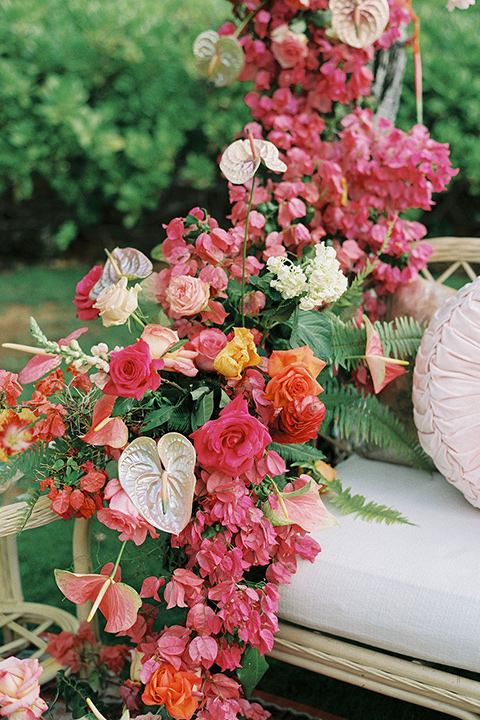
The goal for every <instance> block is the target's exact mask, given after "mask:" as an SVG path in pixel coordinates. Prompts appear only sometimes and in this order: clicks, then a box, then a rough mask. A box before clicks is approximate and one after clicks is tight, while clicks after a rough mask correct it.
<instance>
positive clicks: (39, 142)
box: [0, 0, 480, 267]
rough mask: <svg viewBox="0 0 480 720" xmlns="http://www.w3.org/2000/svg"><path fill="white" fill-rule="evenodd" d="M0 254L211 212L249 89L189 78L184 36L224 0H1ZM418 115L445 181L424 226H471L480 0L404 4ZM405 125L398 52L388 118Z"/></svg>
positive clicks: (476, 205)
mask: <svg viewBox="0 0 480 720" xmlns="http://www.w3.org/2000/svg"><path fill="white" fill-rule="evenodd" d="M0 7H1V8H2V22H1V24H0V48H1V51H0V126H1V127H2V132H1V135H0V238H1V245H0V263H1V264H2V266H3V267H6V266H7V263H10V264H11V263H15V262H17V261H19V260H20V261H22V262H29V263H31V262H36V261H39V260H46V259H51V258H54V257H61V258H62V257H63V258H69V257H72V256H73V257H75V258H76V259H78V258H80V259H84V260H85V261H86V262H90V261H91V260H96V259H97V258H98V257H99V254H101V252H102V249H103V247H105V246H107V247H114V246H115V245H116V244H120V245H136V246H137V247H139V248H141V249H145V250H146V251H148V250H149V249H150V248H151V247H153V246H154V245H155V244H156V243H157V242H158V240H159V239H160V238H161V234H162V229H161V225H162V223H163V222H168V220H170V219H171V218H172V217H174V216H176V215H179V214H182V213H184V212H186V211H188V210H189V209H190V208H191V207H193V206H195V205H200V206H202V207H208V209H209V211H210V212H211V213H212V214H213V215H214V216H215V217H218V218H219V219H220V220H221V219H223V217H224V215H225V212H226V210H227V204H226V183H225V182H224V181H223V180H222V179H221V177H220V173H219V171H218V167H217V162H216V160H217V157H218V155H219V153H220V152H221V150H222V148H223V147H224V146H225V145H226V144H227V143H228V142H230V141H231V139H232V137H233V136H234V135H235V133H237V132H239V131H240V130H241V128H242V127H243V125H244V124H245V122H247V121H248V120H249V112H248V109H247V108H246V106H245V105H244V103H243V96H244V94H245V93H246V92H247V91H248V89H249V87H248V85H246V84H244V83H235V84H233V85H232V86H230V87H227V88H215V87H214V86H213V85H211V84H209V83H208V82H206V81H205V80H203V79H202V78H200V77H198V75H197V73H196V70H195V68H194V64H193V57H192V50H191V48H192V42H193V40H194V38H195V37H196V36H197V34H198V33H199V32H201V31H203V30H205V29H208V28H217V27H218V26H219V25H220V24H221V23H222V22H224V21H225V20H228V19H231V6H230V3H229V2H227V0H202V2H198V0H181V1H180V0H161V2H159V1H158V0H101V1H100V0H68V1H67V2H66V1H65V0H22V2H14V1H12V0H0ZM414 9H415V10H416V12H417V14H418V15H419V16H420V19H421V48H422V55H423V75H424V105H425V123H426V125H427V126H428V128H429V129H430V131H431V133H432V136H433V137H434V138H435V139H436V140H439V141H441V142H449V143H450V144H451V148H452V160H453V164H454V165H455V166H457V167H459V168H460V174H459V176H458V177H457V178H455V179H454V181H453V182H452V184H451V189H450V191H449V192H448V193H447V194H442V195H440V196H439V197H438V198H437V202H438V204H437V205H436V206H435V208H434V210H433V212H431V213H428V214H426V216H425V217H422V218H421V219H422V221H423V222H426V223H427V225H428V227H429V231H430V232H429V234H430V235H439V234H453V235H457V236H462V235H464V236H467V235H477V234H478V232H479V230H480V137H479V124H480V123H479V120H480V75H479V73H478V67H480V44H479V43H478V40H477V32H476V31H475V29H476V28H477V29H478V27H479V26H480V6H479V5H478V4H477V5H476V6H473V7H471V8H469V9H468V11H461V10H456V11H454V12H452V13H449V12H448V11H447V9H446V8H445V6H444V3H443V1H442V2H439V0H415V1H414ZM414 123H415V102H414V93H413V61H412V50H411V48H408V65H407V74H406V78H405V83H404V89H403V96H402V102H401V107H400V113H399V117H398V124H399V125H400V127H402V128H403V129H408V128H409V127H411V126H412V125H413V124H414Z"/></svg>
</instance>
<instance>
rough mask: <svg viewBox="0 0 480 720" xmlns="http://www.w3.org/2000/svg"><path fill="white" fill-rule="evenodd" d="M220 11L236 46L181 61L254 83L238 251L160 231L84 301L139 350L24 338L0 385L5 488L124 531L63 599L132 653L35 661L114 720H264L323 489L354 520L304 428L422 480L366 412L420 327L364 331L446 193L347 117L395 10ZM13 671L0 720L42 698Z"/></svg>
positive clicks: (338, 6) (215, 46)
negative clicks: (112, 682) (263, 694)
mask: <svg viewBox="0 0 480 720" xmlns="http://www.w3.org/2000/svg"><path fill="white" fill-rule="evenodd" d="M344 6H345V7H344ZM370 6H372V7H371V8H370ZM233 8H234V13H235V15H236V16H237V17H238V18H241V23H240V25H239V27H238V28H237V29H235V27H234V25H233V24H231V23H230V24H227V25H225V26H224V27H223V28H221V29H220V31H219V33H214V32H212V31H209V32H208V33H207V34H206V35H207V37H206V38H200V40H199V41H198V42H197V43H196V53H197V62H198V66H199V69H200V70H201V71H202V72H203V74H205V75H207V76H209V77H210V78H211V79H213V80H214V81H215V82H217V84H225V83H226V82H229V81H231V80H232V78H233V77H235V75H238V73H239V72H240V70H241V76H240V77H241V79H242V80H253V81H254V90H253V91H251V92H249V93H248V94H247V96H246V102H247V104H248V105H249V107H250V108H251V110H252V116H253V119H254V122H252V123H250V124H249V126H248V127H247V128H246V134H247V137H246V138H244V139H239V140H236V141H235V142H234V143H233V144H232V145H231V146H229V148H227V150H226V151H225V152H224V154H223V156H222V160H221V164H220V167H221V169H222V171H223V173H224V174H225V176H226V177H227V179H228V180H229V181H230V198H231V202H232V213H231V221H232V227H231V228H230V229H229V230H224V229H222V228H220V227H219V225H218V223H217V222H216V221H215V219H214V218H211V217H209V215H208V214H207V212H206V211H205V210H202V209H200V208H194V209H193V210H192V211H191V212H190V214H189V215H188V216H187V217H186V218H176V219H174V220H172V221H171V222H170V223H169V224H168V225H167V226H166V228H165V230H166V239H165V240H164V242H163V243H162V245H161V246H159V247H158V248H155V249H154V251H153V253H152V257H153V258H154V260H156V261H157V262H158V263H159V265H158V266H157V267H156V268H155V269H154V267H153V265H152V263H151V262H150V260H149V259H148V258H147V257H146V256H145V255H143V254H142V253H140V252H138V251H136V250H135V249H133V248H124V249H118V248H117V249H116V250H115V251H114V252H113V253H111V254H109V257H108V260H107V261H106V263H105V265H104V266H100V265H99V266H95V267H94V268H92V269H91V270H90V272H89V273H88V274H87V275H86V277H85V278H84V279H83V280H82V281H81V282H80V283H79V284H78V285H77V289H76V297H75V300H74V303H75V306H76V309H77V315H78V317H79V318H81V319H82V320H84V321H94V320H95V319H96V318H98V317H99V318H100V319H101V322H102V323H103V325H104V326H105V327H106V328H108V327H111V326H116V325H123V324H126V323H129V324H130V326H131V328H132V329H133V328H138V329H139V332H138V333H137V337H136V339H135V342H134V343H133V344H131V345H128V346H126V347H123V348H116V349H113V350H112V349H109V348H108V346H107V345H106V344H104V343H101V344H99V345H97V346H95V347H93V348H92V349H91V351H90V353H89V354H88V353H85V352H84V351H83V350H82V349H81V347H80V344H79V342H78V338H79V337H80V336H81V335H82V334H83V333H84V332H86V330H87V328H82V329H80V330H77V331H76V332H75V333H73V334H72V335H70V336H69V337H67V338H64V339H62V340H60V341H58V342H52V341H49V340H47V338H46V337H45V336H44V335H43V333H42V332H41V330H40V328H39V327H38V325H36V323H35V322H32V332H33V335H34V337H35V339H36V341H37V343H38V346H39V347H38V348H29V347H25V346H23V347H19V349H22V350H24V351H27V352H31V353H33V354H34V357H33V358H32V359H31V360H30V361H29V362H28V363H27V365H26V366H25V368H24V369H23V370H22V372H21V373H20V374H19V376H17V375H16V374H15V373H11V372H7V371H4V370H0V402H1V408H3V409H2V410H1V412H0V461H2V462H3V463H4V466H3V468H2V472H1V475H2V479H3V480H5V481H8V480H9V479H11V478H13V477H14V476H16V475H17V474H18V472H22V473H24V474H25V476H26V477H29V478H31V477H35V479H36V483H37V485H38V489H40V490H41V491H44V492H48V497H49V498H50V500H51V507H52V509H53V510H54V511H55V512H56V513H57V514H59V515H60V516H61V517H63V518H64V519H71V518H73V517H83V518H90V517H92V516H93V515H94V514H96V516H97V518H98V520H99V521H100V522H101V523H103V524H104V525H106V526H107V527H109V528H112V529H114V530H116V531H118V532H119V540H120V541H121V542H122V546H121V550H120V552H119V555H118V557H117V560H116V562H111V563H107V565H105V566H104V567H103V568H102V569H100V571H99V572H96V573H88V574H78V573H71V572H68V571H66V570H59V571H57V573H56V579H57V584H58V586H59V587H60V589H61V590H62V592H63V593H64V594H65V595H66V596H67V597H68V598H70V599H71V600H72V601H73V602H75V603H77V604H84V603H86V602H87V601H91V602H92V604H93V607H92V610H91V612H90V616H89V620H91V618H92V617H93V615H94V614H95V613H96V611H97V610H99V611H100V613H101V614H103V615H104V616H105V618H106V625H105V628H104V629H105V631H106V632H107V633H114V634H119V635H121V636H122V637H123V638H124V639H125V642H122V644H120V645H109V646H102V645H101V644H100V643H99V641H98V639H97V638H96V637H95V635H94V634H93V633H92V631H91V629H90V628H89V626H88V625H85V624H84V625H82V627H81V629H80V632H79V633H78V634H77V635H72V634H70V633H64V632H63V633H60V635H53V634H49V636H48V650H49V652H50V653H51V654H52V655H54V656H55V657H57V658H58V659H59V661H60V662H62V664H64V665H65V666H69V667H70V668H71V670H72V671H73V673H75V672H77V671H78V670H80V669H82V668H85V667H88V668H90V670H92V668H95V669H96V671H97V673H96V674H97V677H98V672H100V674H101V673H102V672H104V671H105V668H107V669H108V670H109V671H110V672H111V673H114V674H115V675H118V676H119V677H120V678H121V682H122V684H121V687H120V691H119V692H120V696H121V699H122V702H123V704H124V714H123V716H122V717H124V718H127V717H128V716H130V715H131V716H133V717H137V718H142V719H147V718H148V719H149V720H153V719H154V718H155V719H156V718H180V719H184V720H189V719H190V718H192V717H195V718H197V720H234V719H235V718H240V717H245V718H252V719H253V720H261V719H262V718H265V717H266V716H267V715H268V713H266V712H265V711H264V710H263V709H262V708H261V707H260V706H259V705H258V704H257V703H254V702H253V703H252V702H250V701H249V700H248V699H247V698H248V696H249V693H250V691H251V690H252V688H253V687H254V685H255V684H256V682H257V681H258V679H259V677H261V675H262V673H263V672H264V670H265V668H266V662H265V660H264V657H263V656H264V655H265V653H267V652H268V651H269V650H271V648H272V646H273V642H274V633H275V630H276V629H277V611H278V600H279V591H278V586H279V585H281V584H282V583H288V582H289V581H290V579H291V577H292V575H293V574H294V573H295V570H296V566H297V560H298V558H301V559H305V560H309V561H313V560H314V559H315V557H316V555H317V554H318V552H319V550H320V547H319V545H318V543H317V541H316V540H315V539H314V538H312V537H311V536H310V534H309V533H311V532H313V531H317V530H321V529H324V528H326V527H329V526H330V525H331V524H332V523H334V522H335V520H334V519H333V517H332V515H331V514H330V512H329V511H328V510H327V509H326V508H325V506H324V504H323V502H322V499H321V497H320V491H322V490H324V489H325V488H328V489H329V490H330V491H332V492H334V493H336V494H337V497H340V498H341V499H342V504H343V505H347V504H348V502H349V500H350V498H349V496H348V492H345V491H343V489H342V488H341V484H340V483H339V481H338V480H337V479H335V473H334V471H332V469H331V468H330V467H329V466H328V465H326V464H325V463H324V462H323V459H324V455H323V453H322V452H321V450H319V449H318V448H317V447H316V446H315V440H316V438H317V436H318V433H319V430H320V427H321V426H322V430H323V429H325V430H326V431H328V432H330V433H333V432H335V433H337V434H340V435H342V434H343V435H347V436H348V435H349V433H350V432H351V431H352V429H353V428H355V431H356V432H357V434H359V435H361V436H362V437H366V438H367V439H368V438H370V437H372V436H373V437H375V439H376V440H377V441H378V442H381V441H382V438H383V439H384V441H385V443H386V444H391V443H392V442H393V440H392V438H395V442H396V443H397V445H398V447H397V449H398V451H399V452H405V453H406V454H407V455H408V454H409V456H410V458H413V459H415V458H416V460H417V462H422V454H421V451H420V450H419V448H418V445H417V444H416V443H415V441H413V440H411V439H408V438H407V439H403V436H402V431H401V429H400V426H399V425H398V424H397V421H396V420H394V419H393V418H392V417H391V415H390V414H389V412H388V411H387V410H386V409H382V407H381V406H380V404H379V403H377V401H376V399H375V397H373V396H370V395H368V394H366V393H364V392H363V390H362V389H359V386H360V385H364V386H365V387H367V388H370V387H371V389H372V390H373V391H374V392H375V393H377V392H379V391H380V390H381V389H382V388H383V387H384V386H385V384H386V383H387V382H389V381H390V380H391V379H393V378H394V377H396V376H398V375H399V374H401V373H402V372H404V367H403V365H404V364H405V360H404V358H405V356H407V355H409V354H410V355H411V354H413V353H414V352H415V349H416V347H417V346H418V343H419V341H420V338H421V335H422V329H421V328H420V327H419V326H418V325H416V324H415V323H413V322H409V321H405V322H401V321H398V322H397V324H396V325H392V324H391V323H390V324H389V323H382V322H375V324H372V322H371V321H375V320H376V319H377V318H378V317H379V316H380V315H381V314H382V312H383V309H384V304H383V302H382V298H383V297H385V295H387V294H388V293H391V292H392V291H393V290H395V288H396V287H397V286H398V285H399V284H401V283H403V284H406V283H408V282H409V281H410V280H411V279H412V278H413V277H415V274H416V272H417V271H418V269H419V268H420V267H422V266H423V265H424V264H425V262H426V260H427V259H428V256H429V252H430V250H429V246H428V245H427V244H417V245H416V246H415V247H414V248H413V249H412V246H411V242H412V241H417V240H418V239H419V238H421V237H422V236H423V235H424V233H425V229H424V228H423V226H421V225H420V224H419V223H414V222H410V221H407V220H404V219H401V218H400V216H399V213H400V212H403V211H405V210H407V209H409V208H413V207H420V208H424V209H428V208H429V207H430V206H431V204H432V202H433V201H432V192H434V191H439V190H442V189H444V187H445V185H446V184H447V183H448V181H449V179H450V178H451V176H452V175H453V174H454V172H453V171H452V169H451V167H450V163H449V161H448V149H447V148H446V146H444V145H440V144H438V143H436V142H434V141H433V140H431V139H430V138H429V136H428V132H427V130H426V129H425V128H424V127H422V126H418V125H417V126H415V127H414V128H413V130H412V131H411V132H410V133H408V134H406V133H403V132H401V131H399V130H397V129H395V128H394V127H393V126H392V124H391V123H389V122H387V121H385V120H382V119H381V118H378V119H375V117H374V115H373V113H372V111H371V110H370V109H368V107H362V106H361V104H360V100H361V97H362V96H363V95H368V93H369V89H370V86H371V83H372V80H373V76H372V72H371V70H370V69H369V62H370V61H371V60H372V58H373V55H374V51H375V49H376V48H380V47H384V48H385V47H388V46H389V45H390V44H391V43H392V42H393V41H394V40H395V39H396V38H397V37H398V36H399V28H400V26H401V25H402V24H406V23H408V22H409V21H410V17H411V13H410V10H409V5H408V3H405V4H403V3H401V2H395V3H391V7H390V8H388V6H387V3H386V2H385V1H383V2H381V1H380V0H378V2H377V3H376V4H375V3H374V2H373V1H372V2H371V3H369V4H366V3H365V4H364V5H362V6H361V7H359V8H357V9H356V6H353V5H352V7H350V6H349V5H348V3H343V5H342V3H341V2H340V0H337V2H336V3H334V6H332V7H331V13H330V14H329V11H328V3H327V2H326V0H262V2H258V1H257V0H250V1H249V2H237V1H236V0H233ZM369 8H370V9H369ZM372 13H373V14H372ZM385 13H386V14H385ZM372 17H373V20H372V19H371V18H372ZM387 20H388V22H387ZM352 28H353V30H352ZM352 32H353V35H352ZM372 32H373V35H372ZM340 37H341V38H342V40H343V41H341V40H340V39H339V38H340ZM352 38H353V40H352ZM346 40H348V41H349V42H350V43H351V44H350V45H347V44H346V42H345V41H346ZM352 43H353V45H356V47H353V46H352ZM243 53H244V56H245V63H244V66H243V69H242V63H243ZM354 105H355V106H356V107H355V108H354V109H353V106H354ZM279 150H280V153H279ZM148 303H150V306H148ZM152 307H153V309H152ZM149 308H150V309H149ZM369 317H370V318H371V320H369ZM62 361H63V362H64V363H65V366H64V367H63V368H62V367H61V363H62ZM319 376H320V377H319ZM317 378H319V379H320V381H321V382H322V385H320V384H319V381H318V379H317ZM28 383H35V385H34V390H33V392H32V394H31V397H29V398H28V399H26V400H23V401H22V402H21V404H19V396H20V394H21V393H22V390H23V387H22V386H23V385H24V384H28ZM324 387H326V388H327V389H326V391H325V392H323V389H324ZM320 394H322V399H323V402H322V401H321V400H320V398H319V395H320ZM370 423H371V424H372V425H373V426H374V425H375V423H377V426H376V428H375V431H374V432H373V431H372V432H373V435H369V433H370V432H371V425H370ZM389 432H390V433H391V434H389ZM312 441H313V442H312ZM38 489H37V492H36V493H35V494H34V496H33V497H32V502H33V499H35V498H36V497H37V496H38ZM369 507H370V511H371V507H372V506H371V505H370V506H369ZM355 509H356V510H357V511H360V510H361V508H359V507H358V506H357V507H356V508H355ZM382 513H383V516H384V517H387V515H386V513H391V514H390V515H388V517H389V519H397V520H400V521H401V520H402V518H401V516H399V514H398V513H397V514H395V513H394V512H393V511H385V510H384V509H381V508H380V509H378V514H379V516H381V515H382ZM148 535H149V536H150V537H151V538H152V540H153V541H154V542H155V543H157V544H158V561H157V565H156V568H155V574H153V575H151V576H149V577H146V578H144V579H143V582H142V586H141V588H140V589H139V591H137V590H135V589H134V588H133V587H130V586H129V585H125V584H124V583H122V582H121V568H120V565H121V558H122V553H123V549H124V547H125V543H126V542H127V541H129V543H130V544H133V545H135V546H140V545H143V543H144V542H145V541H146V538H147V536H148ZM170 618H174V619H173V620H172V619H170ZM127 641H128V642H127ZM127 659H130V663H128V662H126V661H127ZM22 662H23V661H16V663H17V664H15V663H14V664H13V665H12V660H10V659H9V660H6V661H3V662H0V706H1V707H2V714H3V715H7V716H8V715H12V714H13V713H14V710H13V709H10V708H13V707H17V708H18V707H19V706H18V705H15V702H16V700H15V699H16V698H17V699H18V698H20V696H22V692H23V689H22V688H23V687H24V680H25V682H28V678H33V681H35V682H36V679H37V678H38V672H37V666H36V665H35V663H33V664H32V663H30V664H29V665H28V667H27V665H22ZM18 663H20V665H18ZM17 665H18V667H17ZM19 668H23V669H22V670H21V671H20V669H19ZM13 672H15V673H16V678H17V680H18V682H16V683H13V684H12V682H11V678H12V673H13ZM22 672H23V673H24V675H25V678H24V679H22ZM35 682H33V685H35ZM59 685H60V688H61V689H62V692H63V694H64V697H65V698H66V699H67V702H68V703H69V706H70V707H71V708H72V712H74V713H75V717H78V716H80V715H82V714H87V713H91V717H93V716H94V717H97V718H103V717H105V715H104V713H105V714H106V715H108V716H109V717H112V716H113V717H118V715H119V712H118V709H115V708H114V709H112V708H111V707H108V706H106V705H105V704H102V702H101V698H100V696H99V693H98V687H92V686H89V685H88V684H87V683H86V682H85V681H84V680H81V681H80V680H78V682H77V680H76V679H75V675H71V676H70V677H67V676H66V675H65V674H63V675H62V676H61V678H60V679H59ZM9 693H10V695H9ZM22 697H23V696H22ZM25 697H26V696H25ZM21 707H22V708H23V709H24V710H25V712H27V711H28V712H29V713H30V715H29V717H39V716H40V714H41V712H43V710H44V709H45V707H44V703H43V701H41V700H39V697H38V692H37V690H32V692H31V693H30V694H29V695H28V700H25V702H24V704H23V705H22V706H21ZM150 711H152V712H150ZM145 713H147V714H145ZM152 713H153V714H152Z"/></svg>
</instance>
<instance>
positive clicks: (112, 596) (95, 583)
mask: <svg viewBox="0 0 480 720" xmlns="http://www.w3.org/2000/svg"><path fill="white" fill-rule="evenodd" d="M113 568H114V565H113V563H107V564H106V565H104V567H103V568H102V569H101V571H100V574H94V573H90V574H85V575H83V574H80V573H72V572H68V571H67V570H55V580H56V583H57V585H58V587H59V588H60V590H61V591H62V593H63V594H64V595H65V597H66V598H68V599H69V600H71V601H72V602H73V603H75V604H76V605H83V604H84V603H86V602H87V601H88V600H91V601H92V602H93V603H94V605H93V607H92V610H91V611H90V615H89V617H88V621H90V620H91V619H92V617H93V615H94V614H95V612H96V610H97V608H98V609H99V610H100V612H101V613H102V614H103V615H104V616H105V618H106V619H107V624H106V626H105V630H106V631H107V632H111V633H120V632H125V631H126V630H128V629H129V628H131V627H132V625H133V624H134V623H135V621H136V619H137V613H138V611H139V609H140V607H141V605H142V601H141V599H140V595H139V594H138V593H137V591H136V590H134V589H133V588H132V587H130V586H129V585H125V584H124V583H121V582H118V581H119V580H120V568H118V569H117V570H116V572H115V573H112V570H113Z"/></svg>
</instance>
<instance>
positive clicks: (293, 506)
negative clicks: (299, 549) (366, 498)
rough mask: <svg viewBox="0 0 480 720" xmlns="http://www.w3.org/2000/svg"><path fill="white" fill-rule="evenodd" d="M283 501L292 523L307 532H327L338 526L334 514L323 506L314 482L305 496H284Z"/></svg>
mask: <svg viewBox="0 0 480 720" xmlns="http://www.w3.org/2000/svg"><path fill="white" fill-rule="evenodd" d="M283 500H284V502H285V505H286V508H287V513H288V518H289V520H290V522H291V523H294V524H295V525H299V526H300V527H301V528H303V529H304V530H307V532H318V531H320V530H326V529H327V528H329V527H332V525H336V524H337V521H336V519H335V518H334V516H333V515H332V513H331V512H329V511H328V510H327V508H326V507H325V505H324V504H323V501H322V500H321V498H320V495H319V493H318V485H317V484H316V483H315V482H313V481H312V484H311V486H310V488H309V490H307V492H306V493H305V494H304V495H297V496H296V497H292V498H289V497H288V495H287V497H286V496H285V495H284V496H283ZM279 511H280V508H279Z"/></svg>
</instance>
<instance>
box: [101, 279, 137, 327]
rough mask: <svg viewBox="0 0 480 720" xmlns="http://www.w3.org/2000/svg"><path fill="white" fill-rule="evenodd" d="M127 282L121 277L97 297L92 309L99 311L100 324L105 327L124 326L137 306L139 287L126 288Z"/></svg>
mask: <svg viewBox="0 0 480 720" xmlns="http://www.w3.org/2000/svg"><path fill="white" fill-rule="evenodd" d="M127 283H128V280H127V278H126V277H121V278H120V280H119V281H118V282H117V283H115V285H109V286H108V287H106V288H104V289H103V290H102V292H101V293H100V295H99V296H98V298H97V300H96V302H95V304H94V306H93V307H95V308H97V309H98V310H99V311H100V316H101V318H102V323H103V324H104V326H105V327H111V326H112V325H124V324H125V323H126V322H127V320H128V318H129V317H130V315H131V314H132V313H133V312H135V310H136V309H137V306H138V297H137V296H138V293H139V291H140V290H141V287H140V285H135V287H133V288H130V289H128V288H127Z"/></svg>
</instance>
